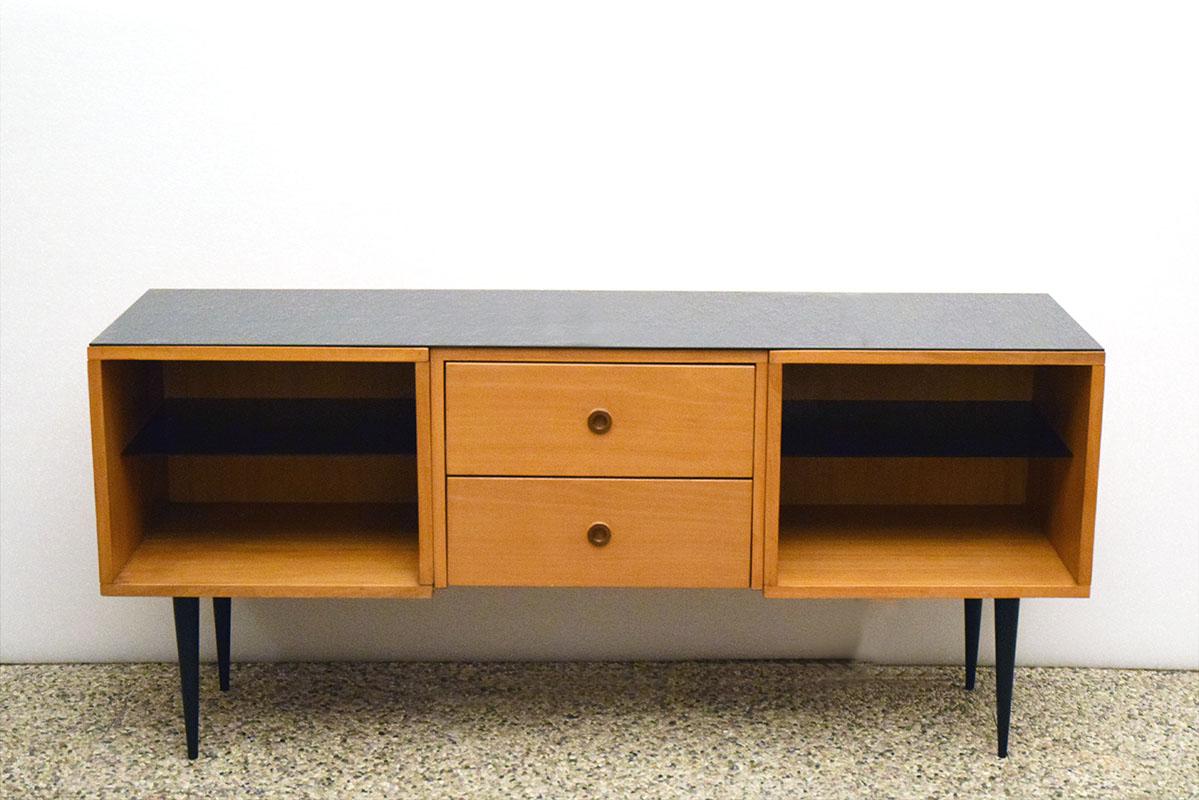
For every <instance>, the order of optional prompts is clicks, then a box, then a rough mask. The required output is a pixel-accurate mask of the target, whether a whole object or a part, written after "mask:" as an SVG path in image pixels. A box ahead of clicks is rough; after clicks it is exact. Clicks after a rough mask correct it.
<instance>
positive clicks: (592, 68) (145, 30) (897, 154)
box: [0, 0, 1199, 668]
mask: <svg viewBox="0 0 1199 800" xmlns="http://www.w3.org/2000/svg"><path fill="white" fill-rule="evenodd" d="M91 5H94V6H96V8H99V7H100V6H101V5H103V6H108V7H109V8H108V9H107V10H104V11H100V10H96V8H88V7H87V4H83V3H79V4H76V5H71V4H62V3H45V2H43V3H19V2H5V3H4V4H3V10H2V19H0V58H2V63H0V80H2V86H0V102H2V108H0V140H2V141H0V155H2V163H0V202H2V209H0V210H2V215H0V217H2V226H3V227H2V230H0V247H2V249H0V259H2V268H3V273H2V276H3V277H2V280H3V285H2V290H3V291H2V300H0V320H2V321H0V324H2V329H0V348H2V349H0V366H2V372H3V375H2V381H3V385H2V401H0V425H2V428H0V434H2V447H0V458H2V472H0V500H2V502H0V659H2V660H4V661H43V660H49V661H54V660H70V661H76V660H84V661H90V660H110V659H115V660H134V659H137V660H140V659H173V658H174V643H173V637H172V633H171V631H172V628H171V621H170V611H169V604H168V603H167V601H166V600H163V599H116V598H101V597H99V594H98V584H97V576H96V561H95V559H96V556H95V540H94V535H95V534H94V527H93V526H94V508H93V505H92V484H91V463H90V455H89V439H88V431H87V404H86V392H85V380H84V377H85V376H84V372H85V369H84V365H85V352H84V348H85V346H86V344H87V342H88V341H89V340H90V339H91V338H92V337H93V336H94V335H95V334H96V333H98V332H99V331H100V330H101V329H102V328H103V327H104V326H105V325H106V324H107V323H108V322H109V321H111V320H112V319H113V318H114V317H115V316H116V315H117V314H118V313H120V311H122V310H123V309H124V308H125V307H126V306H127V305H128V304H129V303H131V302H132V301H133V300H134V299H135V298H136V297H137V296H138V295H139V294H140V293H141V292H142V291H143V290H144V289H146V288H148V287H188V286H190V287H412V288H419V287H447V288H455V287H480V288H489V287H512V288H604V289H612V288H627V289H632V288H641V289H762V290H768V289H769V290H842V291H1047V292H1050V293H1052V294H1053V295H1054V296H1055V297H1056V298H1057V299H1058V301H1059V302H1061V303H1062V304H1063V305H1064V306H1065V307H1066V309H1067V310H1069V311H1070V312H1071V313H1072V314H1073V315H1074V316H1075V317H1076V318H1077V319H1078V320H1079V321H1080V322H1081V323H1082V324H1083V325H1084V326H1085V327H1086V328H1087V329H1088V330H1089V331H1090V332H1091V333H1092V334H1093V335H1094V336H1095V337H1096V338H1097V339H1098V340H1099V341H1100V342H1101V343H1102V344H1103V345H1104V346H1105V347H1106V348H1107V364H1108V369H1107V380H1108V382H1107V398H1106V408H1105V420H1104V423H1105V424H1104V436H1103V456H1102V463H1101V469H1100V484H1099V511H1098V530H1097V547H1096V557H1095V581H1094V587H1093V594H1094V596H1093V598H1092V599H1090V600H1065V601H1050V600H1045V601H1030V602H1027V603H1025V608H1024V609H1023V611H1022V614H1021V617H1022V619H1021V643H1020V660H1021V662H1022V663H1030V664H1031V663H1035V664H1087V665H1120V666H1170V667H1192V668H1193V667H1199V497H1197V493H1199V465H1197V462H1199V411H1197V409H1199V400H1197V397H1199V365H1197V363H1196V362H1197V359H1196V347H1197V345H1199V330H1197V326H1196V320H1195V318H1196V315H1197V314H1199V278H1197V274H1199V55H1197V53H1199V48H1197V47H1196V45H1195V42H1196V41H1199V12H1197V11H1196V6H1195V5H1194V4H1190V3H1165V4H1157V3H1123V4H1120V3H1077V4H1062V3H1055V2H1045V0H1037V1H1036V2H1027V3H1025V2H1009V3H1002V4H969V3H960V2H944V3H921V2H916V3H888V2H880V3H861V2H852V1H850V2H837V3H827V4H812V5H813V7H807V6H804V7H801V6H800V4H792V3H780V4H760V3H747V2H727V3H691V2H688V3H659V2H652V1H650V0H637V1H636V2H627V3H626V2H609V3H596V4H572V3H562V2H552V1H550V2H544V3H528V2H521V1H520V0H514V1H513V2H504V3H488V2H480V3H459V2H438V3H427V4H415V5H413V6H411V7H409V6H406V5H405V6H403V7H396V8H389V10H380V9H373V8H370V7H366V6H358V5H357V4H354V3H320V4H316V5H313V6H304V7H301V4H288V5H285V6H277V7H274V8H273V9H269V10H264V9H263V8H259V4H255V3H246V2H240V3H236V4H228V5H225V4H222V3H204V4H200V5H197V4H168V3H151V4H144V5H140V6H139V5H131V4H122V3H105V4H91ZM816 5H818V6H819V7H814V6H816ZM960 614H961V612H960V608H959V604H958V603H956V602H940V601H935V602H895V603H866V602H856V601H844V602H800V601H790V602H788V601H766V600H764V599H762V598H761V597H760V596H758V595H755V594H753V593H751V592H748V591H745V592H727V593H726V592H714V593H698V592H678V591H665V592H652V591H628V592H622V591H569V590H562V591H550V590H535V591H508V590H465V589H458V590H451V591H446V592H443V593H441V594H439V595H438V596H437V597H436V598H435V599H434V600H433V601H431V602H424V603H401V602H381V601H282V600H275V601H268V600H260V601H238V602H236V603H235V605H234V626H235V627H234V647H235V653H236V657H238V658H250V659H324V658H372V659H378V658H396V659H408V658H683V657H856V658H863V659H874V660H883V661H899V662H943V661H944V662H955V661H958V660H960V649H961V644H960V642H961V617H960ZM988 618H989V612H988ZM209 645H210V642H208V641H207V640H206V644H205V647H206V648H208V651H209V653H208V654H211V647H210V646H209ZM989 650H990V645H989V635H988V638H987V639H985V640H984V652H988V653H989Z"/></svg>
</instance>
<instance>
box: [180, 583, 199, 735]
mask: <svg viewBox="0 0 1199 800" xmlns="http://www.w3.org/2000/svg"><path fill="white" fill-rule="evenodd" d="M174 605H175V644H176V646H177V647H178V650H179V683H180V685H181V686H182V689H183V727H184V731H185V732H186V734H187V757H188V758H195V757H196V756H198V755H199V754H200V598H198V597H176V598H174Z"/></svg>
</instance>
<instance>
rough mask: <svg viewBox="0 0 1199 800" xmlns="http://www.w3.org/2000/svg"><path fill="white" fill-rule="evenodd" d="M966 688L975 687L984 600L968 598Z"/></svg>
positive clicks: (966, 602) (966, 601)
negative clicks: (979, 632)
mask: <svg viewBox="0 0 1199 800" xmlns="http://www.w3.org/2000/svg"><path fill="white" fill-rule="evenodd" d="M964 602H965V606H966V688H967V689H973V688H974V673H975V672H976V671H977V670H978V631H979V628H980V627H981V626H982V619H983V601H982V600H976V599H972V598H966V600H965V601H964Z"/></svg>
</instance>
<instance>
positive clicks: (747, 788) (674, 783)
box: [0, 661, 1199, 798]
mask: <svg viewBox="0 0 1199 800" xmlns="http://www.w3.org/2000/svg"><path fill="white" fill-rule="evenodd" d="M202 680H203V686H202V689H201V692H202V696H201V705H202V712H201V713H202V717H201V741H200V758H199V759H198V760H196V761H193V762H188V761H187V759H186V758H185V757H184V746H183V731H182V722H181V718H180V713H181V712H180V702H179V690H178V674H177V672H176V669H175V667H174V665H171V664H127V665H53V666H49V665H33V666H27V665H22V666H14V665H9V666H4V667H0V703H2V706H0V763H2V765H3V772H2V779H3V784H2V785H0V795H3V797H5V798H9V797H11V798H41V797H139V798H159V797H162V798H168V797H170V798H174V797H204V798H240V797H268V798H292V797H318V798H324V797H329V798H357V797H471V798H492V797H497V798H498V797H546V798H559V797H584V798H605V797H620V798H629V797H652V798H657V797H662V798H666V797H688V798H692V797H720V798H724V797H727V798H756V797H803V796H807V797H831V798H854V797H869V798H892V797H894V798H906V797H919V798H926V797H943V798H949V797H1012V798H1031V797H1061V798H1084V797H1112V798H1141V797H1148V798H1190V797H1199V673H1196V672H1150V671H1130V670H1078V669H1035V668H1018V669H1017V674H1016V699H1015V705H1014V710H1013V717H1014V718H1013V727H1012V745H1011V757H1010V758H1008V759H1007V760H999V759H997V758H996V757H995V753H994V747H995V730H994V712H993V707H994V676H993V673H992V672H991V671H990V670H980V673H979V681H978V688H977V689H976V690H975V691H974V692H966V691H964V690H962V689H961V687H960V685H959V683H960V681H961V670H960V669H958V668H951V667H886V666H875V665H868V664H849V663H836V662H761V661H757V662H669V663H635V664H627V663H577V664H513V663H502V664H428V663H414V664H405V663H398V664H378V663H370V664H355V663H338V664H235V665H234V667H233V687H232V691H230V692H228V693H221V692H219V691H217V687H216V668H215V666H214V665H211V664H207V665H204V667H203V673H202Z"/></svg>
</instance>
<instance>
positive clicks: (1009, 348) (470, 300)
mask: <svg viewBox="0 0 1199 800" xmlns="http://www.w3.org/2000/svg"><path fill="white" fill-rule="evenodd" d="M1103 373H1104V352H1103V350H1102V349H1101V348H1100V347H1099V345H1098V344H1096V343H1095V341H1094V340H1093V339H1092V338H1091V337H1090V336H1089V335H1087V334H1086V332H1085V331H1083V330H1082V328H1080V327H1079V326H1078V325H1077V324H1076V323H1075V322H1074V321H1073V320H1072V319H1071V318H1070V317H1069V316H1068V315H1067V314H1066V313H1065V312H1064V311H1063V310H1062V309H1061V308H1060V307H1059V306H1057V304H1056V303H1054V302H1053V300H1052V299H1050V298H1049V297H1048V296H1046V295H903V294H893V295H836V294H833V295H826V294H721V293H669V292H668V293H645V292H627V293H626V292H436V291H427V292H408V291H370V292H355V291H217V290H160V291H150V292H147V293H146V294H145V295H144V296H143V297H142V298H141V299H139V300H138V301H137V302H136V303H135V304H134V305H133V306H132V307H131V308H130V309H129V310H128V311H127V312H126V313H125V314H123V315H122V316H121V317H120V318H119V319H118V320H116V321H115V322H114V323H113V324H112V325H111V326H110V327H109V328H108V329H107V330H106V331H104V332H103V333H102V334H101V335H100V336H99V337H98V338H97V339H96V340H95V341H94V342H93V343H92V345H91V346H90V347H89V351H88V377H89V386H90V395H91V417H92V436H93V456H94V473H95V484H96V518H97V532H98V562H99V578H100V591H101V593H102V594H105V595H137V596H153V595H157V596H168V597H171V598H173V605H174V619H175V626H176V636H177V643H178V645H179V655H180V675H181V682H182V695H183V708H184V718H185V731H186V734H187V745H188V754H189V756H190V757H195V756H196V755H197V753H198V742H199V739H198V719H199V695H198V692H199V688H198V687H199V683H198V670H199V664H198V632H197V627H198V601H199V598H201V597H212V598H214V603H215V604H216V609H217V612H218V613H217V614H216V620H217V625H218V631H217V638H218V643H219V644H220V647H219V648H218V661H219V667H220V672H221V685H222V688H227V687H228V677H229V648H228V641H229V625H230V614H229V603H230V598H233V597H395V598H430V597H433V596H434V595H435V590H436V589H438V588H441V587H446V586H479V585H489V586H560V587H571V586H614V587H620V586H629V587H634V586H636V587H688V588H697V589H702V588H724V589H728V588H742V589H745V590H747V591H757V592H760V593H761V594H763V595H764V596H765V598H768V599H770V600H773V599H787V598H896V597H913V598H957V599H960V600H962V601H963V609H964V621H965V645H966V646H965V662H966V668H967V669H966V673H967V675H966V685H967V688H972V687H973V683H974V669H975V664H976V661H977V647H978V629H979V625H980V618H981V604H982V600H983V599H984V598H993V599H994V603H995V624H996V648H997V649H996V663H997V701H998V715H997V720H998V734H999V748H998V750H999V754H1000V755H1001V756H1003V755H1006V753H1007V736H1008V721H1009V715H1010V704H1011V692H1012V685H1013V684H1012V680H1013V679H1012V676H1013V668H1014V658H1015V642H1016V625H1017V619H1018V610H1019V602H1020V598H1027V597H1086V596H1087V595H1088V594H1089V593H1090V584H1091V562H1092V552H1093V548H1094V527H1095V498H1096V489H1097V483H1098V463H1099V432H1100V420H1101V415H1102V406H1103ZM397 613H402V611H398V612H397Z"/></svg>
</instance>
